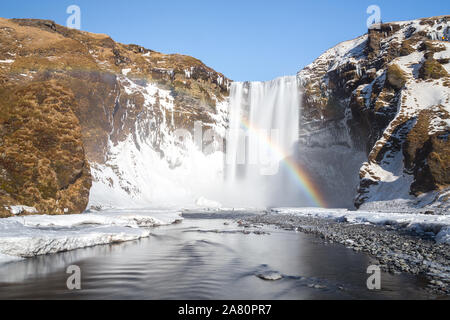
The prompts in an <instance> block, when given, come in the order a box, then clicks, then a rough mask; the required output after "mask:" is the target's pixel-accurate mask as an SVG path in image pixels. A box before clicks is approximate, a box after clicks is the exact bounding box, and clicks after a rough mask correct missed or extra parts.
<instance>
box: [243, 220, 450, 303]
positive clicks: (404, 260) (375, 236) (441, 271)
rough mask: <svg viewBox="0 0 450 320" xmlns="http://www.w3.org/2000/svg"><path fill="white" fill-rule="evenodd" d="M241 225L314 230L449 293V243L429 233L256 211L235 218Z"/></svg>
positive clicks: (386, 268)
mask: <svg viewBox="0 0 450 320" xmlns="http://www.w3.org/2000/svg"><path fill="white" fill-rule="evenodd" d="M238 223H239V225H240V226H242V227H244V228H245V227H249V226H252V225H255V224H256V225H258V224H270V225H276V226H278V227H280V228H283V229H287V230H292V231H298V232H304V233H308V234H314V235H317V236H319V237H320V238H322V239H323V240H324V241H326V242H329V243H339V244H342V245H345V246H346V247H348V248H351V249H353V250H355V251H359V252H365V253H368V254H369V255H371V256H372V257H374V258H376V259H377V260H378V262H379V265H380V267H381V269H382V270H383V271H388V272H391V273H401V272H407V273H412V274H424V275H426V276H427V278H428V279H429V280H430V283H429V289H430V291H432V292H434V293H438V294H444V295H450V245H448V244H437V243H436V242H435V241H434V239H433V238H432V237H431V236H428V237H427V236H420V235H417V234H413V233H412V232H410V231H405V230H402V229H398V228H395V227H391V226H376V225H366V224H349V223H341V222H336V221H332V220H326V219H320V218H310V217H298V216H292V215H278V214H277V215H274V214H266V215H257V216H252V217H246V218H245V219H243V220H241V221H238Z"/></svg>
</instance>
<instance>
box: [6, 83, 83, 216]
mask: <svg viewBox="0 0 450 320" xmlns="http://www.w3.org/2000/svg"><path fill="white" fill-rule="evenodd" d="M75 105H76V101H75V99H74V96H73V94H72V93H71V92H70V91H69V90H67V89H65V88H63V87H62V86H60V85H58V84H56V83H55V82H54V81H48V82H34V83H29V84H27V85H23V86H16V87H8V88H2V90H1V91H0V109H1V113H0V114H1V118H0V137H1V140H0V141H1V144H0V173H1V175H0V204H1V205H2V206H5V205H11V204H12V205H18V204H20V205H26V206H30V207H35V208H36V209H37V210H38V211H39V212H40V213H44V214H63V213H81V212H82V211H84V210H85V208H86V206H87V203H88V199H89V190H90V187H91V175H90V169H89V164H88V162H87V160H86V157H85V153H84V148H83V143H82V139H81V127H80V124H79V121H78V119H77V117H76V116H75V114H74V113H73V111H72V108H74V107H75Z"/></svg>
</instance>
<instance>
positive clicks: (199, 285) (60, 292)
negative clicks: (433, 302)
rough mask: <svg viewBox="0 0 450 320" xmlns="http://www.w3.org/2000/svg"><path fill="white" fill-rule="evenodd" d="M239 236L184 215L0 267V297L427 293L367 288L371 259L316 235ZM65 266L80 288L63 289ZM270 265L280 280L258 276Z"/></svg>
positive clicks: (398, 286) (387, 278)
mask: <svg viewBox="0 0 450 320" xmlns="http://www.w3.org/2000/svg"><path fill="white" fill-rule="evenodd" d="M205 231H208V232H205ZM264 231H268V232H269V233H270V235H256V234H244V233H242V229H240V228H239V227H238V226H237V225H235V224H233V223H232V224H230V225H224V220H218V219H186V220H185V221H184V222H183V223H182V224H180V225H173V226H168V227H161V228H157V229H154V230H152V233H153V234H152V236H151V238H149V239H143V240H140V241H135V242H129V243H124V244H120V245H110V246H98V247H94V248H88V249H81V250H76V251H71V252H66V253H61V254H55V255H49V256H43V257H37V258H34V259H29V260H25V261H20V262H16V263H11V264H8V265H4V266H2V267H0V298H2V299H21V298H28V299H88V298H92V299H94V298H95V299H336V298H337V299H352V298H357V299H380V298H393V299H399V298H406V299H422V298H430V296H429V295H428V294H427V293H426V292H425V290H424V286H425V281H424V279H422V278H420V277H413V276H407V275H397V276H394V275H390V274H383V275H382V286H383V290H382V291H380V292H372V291H368V290H367V288H366V280H367V277H368V275H367V274H366V269H367V266H369V265H371V264H373V261H371V259H370V258H369V257H368V256H366V255H364V254H358V253H355V252H353V251H351V250H348V249H346V248H344V247H342V246H338V245H325V244H323V243H321V242H320V241H318V239H317V238H315V237H312V236H309V235H304V234H301V233H294V232H289V231H283V230H279V229H275V228H271V227H265V228H264ZM69 265H78V266H80V267H81V270H82V290H81V291H68V290H67V289H66V285H65V284H66V280H67V277H68V275H67V274H66V273H65V271H66V268H67V267H68V266H69ZM266 271H276V272H278V273H280V274H282V275H283V276H284V278H283V279H282V280H279V281H264V280H261V279H260V278H258V277H257V276H256V275H257V274H258V273H261V272H266Z"/></svg>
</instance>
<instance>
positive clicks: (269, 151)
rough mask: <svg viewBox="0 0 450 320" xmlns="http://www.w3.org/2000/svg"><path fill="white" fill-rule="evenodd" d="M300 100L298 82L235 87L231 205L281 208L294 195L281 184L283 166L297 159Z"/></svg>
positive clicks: (229, 163) (229, 151)
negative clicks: (294, 156) (290, 157)
mask: <svg viewBox="0 0 450 320" xmlns="http://www.w3.org/2000/svg"><path fill="white" fill-rule="evenodd" d="M300 95H301V92H300V90H299V84H298V81H297V78H296V77H295V76H288V77H281V78H278V79H275V80H272V81H268V82H245V83H242V82H237V83H233V84H232V87H231V92H230V130H229V134H228V136H227V149H226V184H227V186H228V188H229V190H228V192H227V193H228V195H229V197H230V198H231V199H232V202H233V203H231V204H232V205H234V206H236V205H245V206H248V205H252V206H262V207H266V206H271V205H276V204H280V203H281V201H280V200H281V199H282V198H286V197H287V196H289V195H288V193H286V192H287V190H291V191H292V190H295V188H294V189H293V188H289V186H287V185H286V184H287V182H286V180H284V179H282V178H281V176H282V174H281V171H282V167H281V165H280V163H281V162H282V161H283V160H284V159H285V158H287V157H289V156H291V155H293V154H295V153H296V150H295V148H296V145H297V141H298V136H299V112H300ZM290 187H292V186H290ZM293 197H295V195H293Z"/></svg>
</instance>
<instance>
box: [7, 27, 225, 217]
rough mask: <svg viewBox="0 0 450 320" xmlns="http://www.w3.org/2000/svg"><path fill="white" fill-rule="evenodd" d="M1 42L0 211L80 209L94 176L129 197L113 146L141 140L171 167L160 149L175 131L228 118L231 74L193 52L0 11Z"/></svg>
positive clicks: (137, 145) (170, 141) (170, 160)
mask: <svg viewBox="0 0 450 320" xmlns="http://www.w3.org/2000/svg"><path fill="white" fill-rule="evenodd" d="M0 44H1V46H0V86H1V88H0V110H1V112H0V214H1V215H3V216H7V215H9V212H10V211H9V210H8V208H9V207H10V206H16V205H24V206H29V207H35V208H36V209H37V212H39V213H48V214H63V213H80V212H82V211H84V210H85V209H86V206H87V205H88V201H89V193H90V192H89V191H90V189H91V184H92V183H93V184H94V186H95V185H96V184H97V186H98V185H101V186H104V187H105V188H107V187H111V188H112V187H113V186H112V184H114V183H115V182H116V186H114V187H115V188H118V189H121V191H123V193H124V194H129V195H130V196H132V193H133V192H135V193H139V192H141V190H138V187H136V186H135V185H133V183H132V182H130V181H127V180H126V177H124V178H123V177H122V176H124V172H123V170H121V169H120V168H118V164H117V161H115V156H117V153H115V154H114V153H112V152H111V150H113V149H114V148H117V147H118V146H121V145H125V144H127V145H133V147H134V148H135V150H141V149H142V148H143V145H147V146H149V147H150V148H151V150H153V151H154V152H155V154H156V155H157V156H158V157H159V158H165V160H166V162H168V163H169V165H170V166H172V167H176V166H177V165H179V163H178V162H179V159H177V158H176V157H172V158H170V157H169V156H167V155H166V154H165V153H164V152H163V150H164V149H165V148H164V146H166V145H168V144H169V145H170V144H174V143H175V142H174V140H173V139H172V138H171V137H170V135H171V133H172V132H174V131H175V130H176V129H180V128H183V129H187V130H188V131H189V132H192V131H193V129H194V124H195V122H196V121H200V122H201V123H202V124H203V125H204V126H206V127H217V123H219V122H221V121H222V122H223V121H225V119H223V114H222V111H223V110H222V109H221V103H223V101H224V100H225V99H226V96H227V95H228V86H229V80H228V79H227V78H226V77H224V76H223V75H222V74H220V73H217V72H215V71H214V70H212V69H211V68H209V67H207V66H205V65H204V64H203V63H202V62H201V61H199V60H197V59H194V58H191V57H188V56H183V55H176V54H175V55H165V54H162V53H158V52H155V51H152V50H148V49H145V48H143V47H140V46H137V45H124V44H120V43H117V42H115V41H113V40H112V39H111V38H110V37H108V36H106V35H100V34H92V33H87V32H83V31H78V30H73V29H68V28H65V27H63V26H60V25H57V24H55V23H54V22H52V21H47V20H31V19H13V20H7V19H1V18H0ZM219 129H220V128H218V130H219ZM128 160H129V161H130V162H131V161H133V160H132V159H131V160H130V159H127V161H128ZM105 172H108V175H105V174H104V173H105ZM122 178H123V179H122ZM115 179H116V180H117V181H115ZM134 195H136V194H134Z"/></svg>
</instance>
